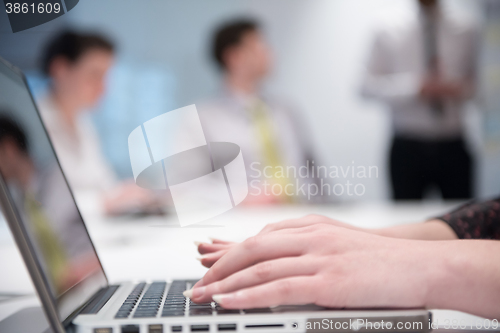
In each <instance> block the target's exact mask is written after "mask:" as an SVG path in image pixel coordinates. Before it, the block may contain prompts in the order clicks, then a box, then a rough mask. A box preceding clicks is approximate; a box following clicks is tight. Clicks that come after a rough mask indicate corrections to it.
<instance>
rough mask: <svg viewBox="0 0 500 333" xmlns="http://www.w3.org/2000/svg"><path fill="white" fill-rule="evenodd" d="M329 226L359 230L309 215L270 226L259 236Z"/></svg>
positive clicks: (345, 224)
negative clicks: (312, 226) (287, 230)
mask: <svg viewBox="0 0 500 333" xmlns="http://www.w3.org/2000/svg"><path fill="white" fill-rule="evenodd" d="M320 223H321V224H329V225H334V226H337V227H344V228H348V229H357V228H356V227H354V226H351V225H349V224H347V223H343V222H340V221H337V220H334V219H331V218H328V217H326V216H321V215H315V214H312V215H307V216H304V217H302V218H300V219H291V220H284V221H281V222H277V223H272V224H268V225H267V226H266V227H265V228H264V229H262V230H261V232H260V233H259V234H268V233H270V232H273V231H278V230H284V229H296V228H304V227H308V226H311V225H315V224H320Z"/></svg>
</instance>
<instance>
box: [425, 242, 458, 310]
mask: <svg viewBox="0 0 500 333" xmlns="http://www.w3.org/2000/svg"><path fill="white" fill-rule="evenodd" d="M426 243H428V244H427V246H426V247H425V250H424V251H425V255H424V256H423V258H425V262H426V268H425V270H424V272H425V273H424V274H423V279H424V280H423V286H424V290H425V293H424V305H425V307H426V308H430V309H443V308H453V304H450V297H449V296H450V295H448V292H449V291H450V290H453V289H454V288H456V287H457V285H456V284H455V280H456V279H457V276H459V275H460V270H459V269H458V268H459V267H460V263H459V262H458V261H459V260H460V258H459V257H457V256H456V255H455V254H454V253H453V251H450V242H446V241H435V242H426ZM451 303H453V301H452V302H451Z"/></svg>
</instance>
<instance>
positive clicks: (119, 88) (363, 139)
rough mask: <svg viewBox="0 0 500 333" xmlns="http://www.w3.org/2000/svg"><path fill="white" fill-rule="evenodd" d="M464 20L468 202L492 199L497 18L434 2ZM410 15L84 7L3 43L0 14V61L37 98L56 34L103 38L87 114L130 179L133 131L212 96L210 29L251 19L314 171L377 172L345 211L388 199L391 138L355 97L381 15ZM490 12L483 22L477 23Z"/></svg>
mask: <svg viewBox="0 0 500 333" xmlns="http://www.w3.org/2000/svg"><path fill="white" fill-rule="evenodd" d="M443 4H444V5H445V6H446V7H448V8H449V10H453V11H458V12H462V13H464V14H466V15H469V16H473V17H475V19H477V20H478V22H480V23H482V26H483V27H484V32H483V35H484V36H486V37H487V38H485V41H486V42H485V44H484V46H483V48H484V52H483V56H482V60H481V68H482V73H483V75H482V80H481V84H482V89H481V92H480V95H479V98H478V101H476V103H473V104H471V105H470V106H469V107H468V110H467V115H466V119H467V121H466V124H467V129H468V130H467V131H468V137H469V143H470V145H471V147H472V150H473V152H474V154H475V156H476V158H477V174H478V178H477V184H476V188H477V194H478V196H481V197H484V196H491V195H495V194H498V193H499V192H500V172H498V169H499V168H498V166H499V165H500V116H499V114H500V106H499V105H500V103H499V101H498V94H496V93H494V91H498V89H499V81H500V78H499V77H500V74H499V73H500V70H499V68H500V60H499V59H497V58H498V57H495V56H494V54H498V52H499V45H500V37H499V36H498V34H499V33H498V31H500V29H499V24H500V23H499V21H500V19H499V17H500V15H499V14H498V11H497V12H496V16H495V12H491V11H490V12H488V11H486V6H487V4H488V1H486V0H485V1H474V0H452V1H449V0H448V1H443ZM411 10H416V5H415V3H414V2H413V1H411V0H377V1H374V0H350V1H337V0H273V1H268V0H251V1H234V0H212V1H203V2H202V1H196V0H183V1H164V0H148V1H136V0H107V1H100V0H82V1H80V3H79V5H78V6H77V7H76V8H75V9H74V10H72V11H71V12H69V13H68V14H66V15H64V16H63V17H61V18H59V19H57V20H54V21H51V22H49V23H47V24H44V25H42V26H39V27H36V28H33V29H30V30H27V31H23V32H19V33H16V34H12V33H11V30H10V27H9V25H8V21H7V16H6V14H5V12H4V11H1V13H0V55H1V56H3V57H5V58H6V59H8V60H10V61H11V62H13V63H14V64H15V65H17V66H18V67H20V68H21V69H23V70H25V71H26V72H27V73H28V74H29V77H30V84H31V85H32V87H33V90H34V91H35V92H36V93H40V91H41V90H43V86H44V85H45V84H46V82H45V81H44V80H43V78H42V77H41V76H40V74H39V72H38V71H37V68H38V67H39V66H38V65H39V55H40V53H41V50H42V46H43V44H44V43H45V41H46V40H47V38H49V37H50V36H52V35H53V34H54V33H55V32H57V31H58V30H60V29H62V28H64V27H75V28H77V29H82V30H91V31H98V32H102V33H104V34H105V35H107V36H109V37H110V38H111V39H113V40H114V41H115V43H116V44H117V45H118V59H117V63H116V66H115V67H114V68H113V70H112V72H111V75H110V77H109V89H108V92H107V94H106V97H105V98H104V99H103V101H102V103H101V104H100V106H99V107H98V109H99V111H100V112H96V113H94V115H93V118H94V121H95V122H96V124H97V127H98V129H99V132H100V135H101V138H102V141H103V143H104V151H105V153H106V156H108V157H109V158H110V160H111V162H112V163H113V166H114V167H115V169H116V171H117V173H118V174H119V175H120V176H121V177H130V176H131V170H130V163H129V159H128V150H127V136H128V134H129V133H130V131H131V130H132V129H133V128H135V127H136V126H137V125H138V124H140V123H142V122H143V121H145V120H147V119H150V118H152V117H154V116H155V115H158V114H161V113H163V112H166V111H169V110H172V109H175V108H177V107H182V106H185V105H188V104H192V103H196V102H198V101H201V100H203V99H205V98H207V97H209V96H211V95H212V94H214V93H215V92H216V91H217V89H218V84H219V73H218V71H217V69H216V67H215V66H214V64H213V62H212V60H211V58H210V54H209V46H208V42H209V40H210V37H211V34H212V31H213V29H214V28H215V27H216V26H217V25H218V24H220V23H221V22H223V21H224V20H227V19H231V18H234V17H241V16H251V17H254V18H257V19H258V20H259V21H260V22H261V23H262V24H263V27H264V31H265V33H266V37H267V38H268V41H269V42H270V44H271V46H272V48H273V50H274V64H275V69H274V71H273V73H272V75H271V76H270V78H269V80H268V82H267V83H266V85H267V89H268V90H269V91H271V92H273V93H274V94H277V95H279V96H282V97H284V98H286V99H289V100H291V101H292V102H295V103H297V104H298V105H299V106H300V110H301V112H302V113H303V116H304V117H305V119H306V120H307V123H308V126H309V128H310V130H311V132H312V133H313V138H312V140H313V142H314V143H315V146H316V150H317V155H318V156H319V159H320V161H318V162H319V163H321V164H324V165H327V166H331V165H336V166H343V167H347V166H350V165H352V163H353V162H354V164H355V165H360V166H377V167H378V168H379V171H380V172H379V178H377V179H367V180H365V181H363V183H364V184H365V186H366V193H365V195H363V196H361V197H347V196H344V198H343V199H344V200H348V201H349V200H366V201H373V200H388V199H389V197H390V193H389V181H388V170H387V162H386V159H387V158H386V156H387V152H388V146H389V140H390V137H391V128H390V122H389V114H388V112H387V111H386V110H385V108H384V106H383V105H380V104H378V103H375V102H368V101H366V100H363V99H362V98H361V97H360V96H359V85H360V81H361V76H362V74H363V71H364V65H365V62H366V59H367V56H368V49H369V47H370V43H371V38H372V36H373V26H374V24H375V22H376V20H378V19H379V18H380V17H381V16H397V15H402V13H404V12H407V11H411ZM487 13H489V14H488V15H486V14H487Z"/></svg>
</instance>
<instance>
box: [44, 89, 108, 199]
mask: <svg viewBox="0 0 500 333" xmlns="http://www.w3.org/2000/svg"><path fill="white" fill-rule="evenodd" d="M38 107H39V110H40V113H41V115H42V119H43V122H44V124H45V127H46V128H47V131H48V132H49V136H50V138H51V141H52V144H53V145H54V149H55V151H56V154H57V157H58V159H59V162H60V163H61V166H62V168H63V171H64V173H65V175H66V178H67V179H68V182H69V184H70V185H71V187H72V189H73V190H75V191H82V190H84V191H88V190H90V191H104V190H108V189H110V188H111V187H112V186H113V185H114V184H115V183H116V175H115V174H114V172H113V170H112V169H111V167H110V166H109V165H108V163H107V161H106V159H105V157H104V156H103V153H102V151H101V147H100V143H99V138H98V136H97V132H96V130H95V128H94V126H93V124H92V123H91V121H90V119H88V118H86V117H84V116H82V117H79V118H78V119H77V121H76V123H75V127H76V128H75V131H72V130H71V129H70V128H69V126H68V125H67V123H66V122H65V121H64V120H63V119H62V115H61V112H60V111H59V110H58V109H57V107H56V105H55V104H54V101H53V100H52V98H51V97H50V96H49V95H46V96H44V97H42V98H41V99H40V100H39V101H38Z"/></svg>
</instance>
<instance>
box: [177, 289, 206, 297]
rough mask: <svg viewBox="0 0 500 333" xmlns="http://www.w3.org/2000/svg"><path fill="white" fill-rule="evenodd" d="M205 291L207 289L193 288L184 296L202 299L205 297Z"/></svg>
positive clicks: (185, 292) (184, 293)
mask: <svg viewBox="0 0 500 333" xmlns="http://www.w3.org/2000/svg"><path fill="white" fill-rule="evenodd" d="M205 289H206V288H205V287H198V288H191V289H189V290H186V291H184V292H182V294H183V295H184V297H187V298H191V299H193V298H200V297H202V296H203V295H205Z"/></svg>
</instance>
